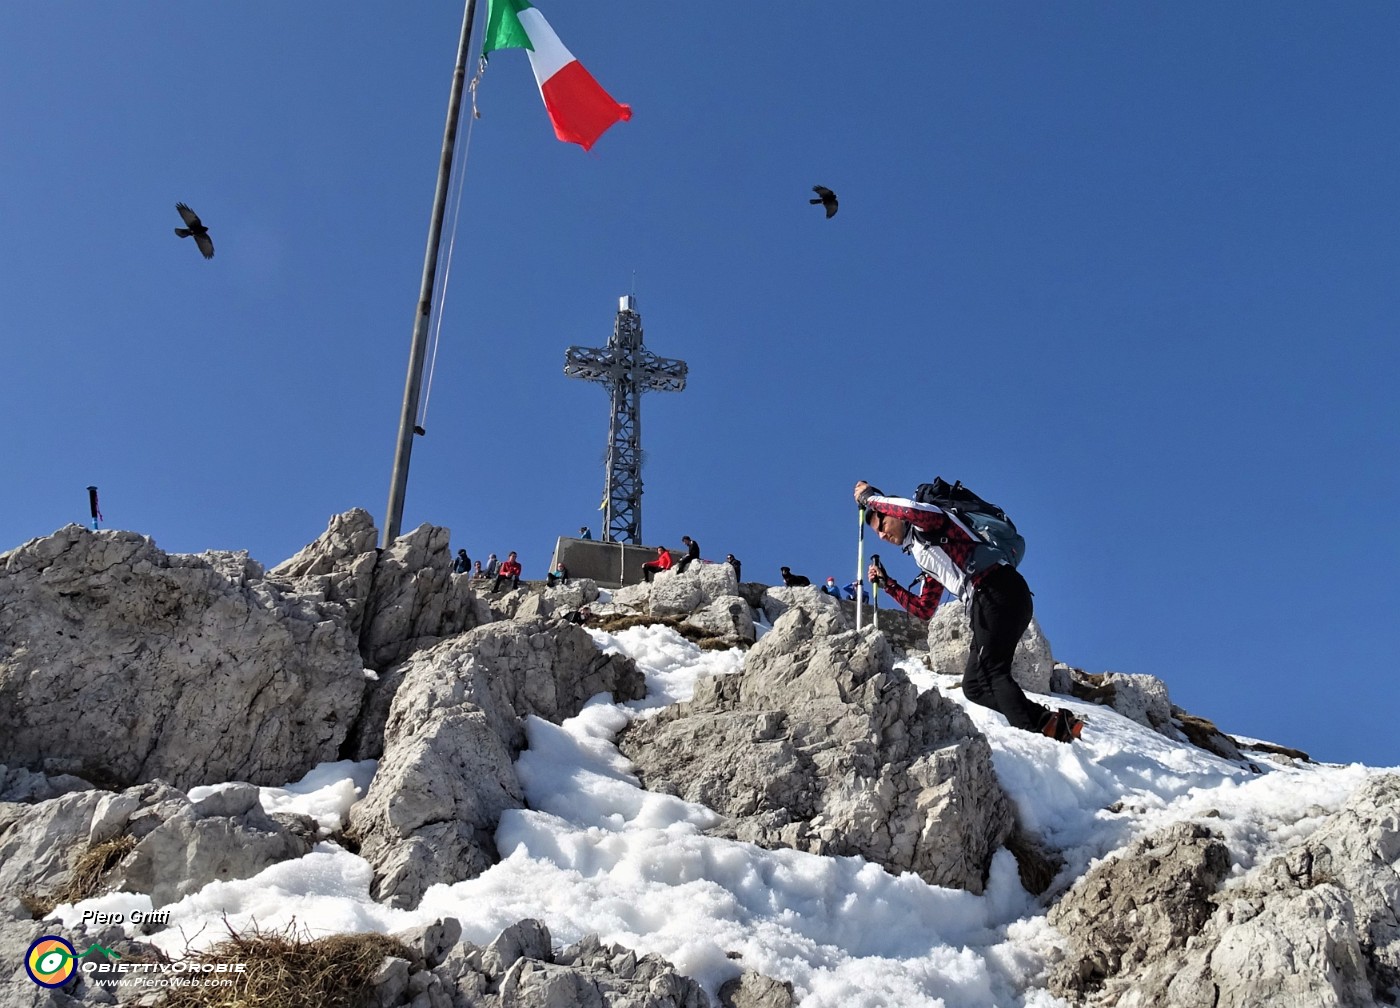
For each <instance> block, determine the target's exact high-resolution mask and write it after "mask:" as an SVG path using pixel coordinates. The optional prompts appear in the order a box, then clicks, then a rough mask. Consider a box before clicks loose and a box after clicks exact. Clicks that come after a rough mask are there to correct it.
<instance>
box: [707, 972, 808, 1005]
mask: <svg viewBox="0 0 1400 1008" xmlns="http://www.w3.org/2000/svg"><path fill="white" fill-rule="evenodd" d="M719 1003H720V1006H721V1008H793V1006H794V1005H796V1004H797V999H796V998H795V997H793V993H792V984H790V983H788V982H787V981H785V980H783V981H779V980H774V979H773V978H772V977H768V976H764V975H763V974H762V973H755V972H754V971H753V970H744V972H743V973H741V974H739V975H738V976H736V977H734V978H733V979H732V980H727V981H725V983H724V984H722V985H721V986H720V989H719Z"/></svg>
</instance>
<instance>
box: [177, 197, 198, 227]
mask: <svg viewBox="0 0 1400 1008" xmlns="http://www.w3.org/2000/svg"><path fill="white" fill-rule="evenodd" d="M175 209H176V210H178V211H180V216H181V218H183V219H184V222H185V223H186V224H188V225H189V226H190V227H199V214H197V213H195V212H194V211H193V210H191V209H190V208H189V207H187V206H185V204H183V203H176V204H175Z"/></svg>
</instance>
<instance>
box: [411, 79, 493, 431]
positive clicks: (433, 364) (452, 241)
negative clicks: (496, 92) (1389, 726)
mask: <svg viewBox="0 0 1400 1008" xmlns="http://www.w3.org/2000/svg"><path fill="white" fill-rule="evenodd" d="M475 84H476V80H475V79H474V80H473V81H472V85H473V86H472V113H473V114H472V117H471V118H470V119H469V120H468V121H467V139H466V143H464V144H463V145H462V157H461V160H460V161H459V162H458V163H457V170H456V175H457V177H456V180H455V185H456V190H457V191H456V193H455V194H454V195H453V197H452V230H451V231H450V232H449V233H448V237H447V256H446V262H444V263H443V268H442V283H441V284H440V285H439V287H438V295H437V302H438V303H437V308H436V309H435V312H436V315H437V318H436V319H435V320H434V323H433V342H432V350H431V352H430V353H429V355H428V376H427V379H426V381H425V383H424V388H423V408H422V409H421V410H420V411H419V418H418V423H419V426H421V427H427V426H428V424H427V420H428V401H429V400H430V399H431V398H432V395H433V372H434V371H436V370H437V355H438V346H439V344H440V343H441V337H442V316H443V311H444V309H445V308H446V306H447V286H448V281H449V279H450V278H451V276H452V253H453V251H454V250H455V249H456V247H457V222H458V220H459V219H460V218H461V215H462V192H463V191H464V190H465V189H466V179H467V158H468V157H470V155H471V149H472V131H473V130H474V129H475V127H476V120H477V119H478V118H479V116H478V115H477V114H476V87H475Z"/></svg>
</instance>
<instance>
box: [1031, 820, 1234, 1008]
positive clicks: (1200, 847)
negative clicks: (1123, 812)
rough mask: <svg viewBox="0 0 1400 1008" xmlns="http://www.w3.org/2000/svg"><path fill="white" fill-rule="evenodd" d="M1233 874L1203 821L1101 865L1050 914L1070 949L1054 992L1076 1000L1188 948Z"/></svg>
mask: <svg viewBox="0 0 1400 1008" xmlns="http://www.w3.org/2000/svg"><path fill="white" fill-rule="evenodd" d="M1229 869H1230V854H1229V851H1228V850H1227V849H1226V847H1225V845H1224V843H1222V842H1221V840H1220V838H1219V837H1218V836H1217V835H1216V834H1214V833H1213V832H1211V831H1210V830H1209V829H1207V828H1206V827H1205V826H1202V825H1200V824H1198V823H1176V824H1174V825H1172V826H1170V827H1168V828H1167V829H1165V830H1162V831H1160V832H1158V833H1155V834H1152V835H1151V836H1148V837H1145V838H1144V839H1142V840H1140V841H1138V842H1137V843H1135V844H1134V845H1133V846H1132V847H1130V848H1129V849H1128V850H1127V851H1125V852H1124V853H1123V854H1122V855H1121V856H1119V857H1114V858H1111V859H1109V860H1107V861H1105V862H1103V863H1101V864H1099V865H1097V866H1096V867H1095V868H1093V869H1092V870H1090V872H1089V873H1088V874H1087V875H1085V876H1084V877H1083V878H1082V879H1080V881H1079V882H1078V883H1077V884H1076V885H1075V886H1074V888H1073V889H1071V890H1070V892H1069V893H1067V894H1066V895H1065V896H1064V898H1063V899H1061V901H1060V902H1059V903H1058V904H1057V905H1056V906H1055V907H1054V909H1053V910H1051V912H1050V917H1049V920H1050V923H1051V924H1053V925H1054V926H1055V927H1057V928H1059V930H1060V931H1061V932H1063V933H1064V934H1065V935H1066V936H1067V937H1068V938H1069V941H1070V950H1071V954H1070V956H1069V957H1068V959H1067V960H1066V961H1065V962H1064V963H1062V964H1061V966H1060V967H1059V968H1058V969H1057V970H1056V972H1055V974H1054V975H1053V976H1052V977H1051V990H1052V991H1054V992H1055V993H1056V994H1059V995H1060V996H1062V997H1068V998H1070V999H1071V1000H1073V999H1075V998H1077V997H1079V996H1082V995H1084V994H1086V993H1089V992H1094V991H1097V990H1098V989H1099V988H1101V987H1103V986H1104V985H1105V983H1106V982H1107V981H1109V980H1110V979H1113V978H1118V977H1119V976H1120V975H1121V974H1124V973H1129V974H1131V973H1132V972H1133V971H1134V970H1138V969H1141V968H1143V967H1145V966H1151V965H1155V964H1156V963H1158V962H1160V961H1161V960H1162V959H1163V958H1164V957H1166V956H1167V955H1169V954H1170V953H1173V952H1177V951H1179V950H1181V949H1183V948H1185V946H1186V943H1187V941H1188V940H1189V939H1190V938H1192V937H1193V936H1194V935H1196V933H1197V932H1198V931H1199V930H1200V929H1201V926H1202V925H1203V924H1204V923H1205V922H1206V920H1207V919H1208V918H1209V917H1210V915H1211V913H1212V912H1213V911H1214V909H1215V905H1214V903H1213V902H1212V901H1211V897H1212V896H1213V895H1214V893H1215V890H1216V888H1217V887H1218V886H1219V884H1220V882H1221V880H1222V879H1224V877H1225V875H1226V874H1227V873H1228V872H1229ZM1115 986H1116V985H1115Z"/></svg>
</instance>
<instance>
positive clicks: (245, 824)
mask: <svg viewBox="0 0 1400 1008" xmlns="http://www.w3.org/2000/svg"><path fill="white" fill-rule="evenodd" d="M119 838H127V839H128V846H127V847H123V848H120V849H119V850H118V851H117V852H115V853H114V854H113V856H112V862H113V863H111V864H110V865H108V866H107V867H106V868H105V870H104V871H102V872H101V878H100V882H101V885H100V890H99V891H118V890H121V891H126V892H140V893H147V894H149V895H150V896H151V899H152V902H153V904H154V905H155V906H161V905H164V904H166V903H170V902H174V901H175V900H177V899H179V898H181V897H182V896H185V895H187V894H189V893H191V892H194V891H196V890H198V889H199V888H201V887H202V886H204V885H205V884H206V883H208V882H213V881H215V880H220V879H237V878H250V877H252V876H253V875H256V874H257V873H258V872H260V871H262V869H264V868H266V867H267V866H268V865H270V864H275V863H277V862H278V861H283V860H287V859H289V858H295V857H300V856H301V855H303V854H305V853H307V852H308V851H309V850H310V849H311V847H312V845H313V843H314V842H315V824H314V823H313V822H312V821H311V820H309V819H303V818H301V817H290V816H279V817H276V818H274V817H272V816H269V815H267V814H266V813H264V812H263V810H262V806H261V805H259V804H258V789H257V788H255V787H253V786H251V785H240V786H236V787H233V788H229V789H225V790H223V791H220V792H217V793H216V794H214V795H211V796H210V797H208V798H206V799H205V800H204V801H202V802H197V803H192V802H190V800H189V799H188V798H187V797H186V796H185V795H184V794H183V793H181V792H179V791H176V790H175V789H173V788H170V787H167V786H166V785H164V784H162V783H160V782H159V781H156V782H152V783H149V784H142V785H137V786H135V787H132V788H128V789H126V790H125V791H122V792H118V793H115V794H113V793H109V792H106V791H82V792H76V793H73V794H66V795H63V796H61V797H59V798H54V799H51V800H49V801H45V802H40V803H38V804H37V805H0V899H4V898H9V897H14V896H30V897H38V898H40V899H44V898H50V899H52V898H56V897H57V896H58V894H60V893H64V892H65V890H67V888H68V886H69V884H70V883H72V882H73V881H74V876H75V869H76V866H77V864H78V861H79V859H80V858H81V857H82V856H83V855H84V854H86V853H87V852H88V851H89V850H91V849H93V848H94V847H96V846H98V845H104V844H107V843H108V842H110V841H114V840H117V839H119ZM86 895H96V892H94V893H90V894H86ZM74 898H81V895H77V896H67V895H65V897H64V900H65V901H68V902H71V901H72V900H73V899H74Z"/></svg>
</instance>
